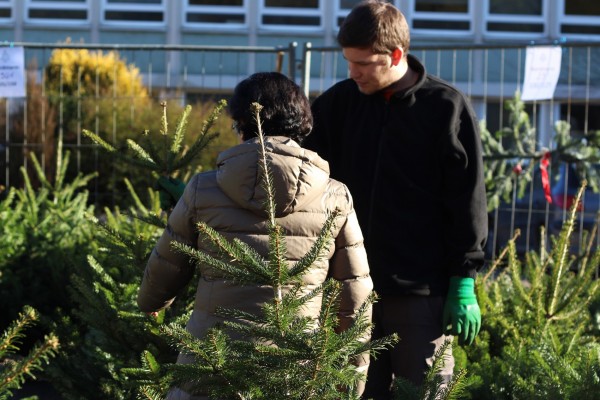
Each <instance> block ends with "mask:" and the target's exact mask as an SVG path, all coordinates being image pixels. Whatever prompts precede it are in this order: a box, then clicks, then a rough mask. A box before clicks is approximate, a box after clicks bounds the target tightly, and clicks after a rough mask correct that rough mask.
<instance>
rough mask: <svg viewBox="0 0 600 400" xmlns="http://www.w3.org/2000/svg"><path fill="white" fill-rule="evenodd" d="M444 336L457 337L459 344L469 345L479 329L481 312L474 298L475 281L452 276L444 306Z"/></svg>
mask: <svg viewBox="0 0 600 400" xmlns="http://www.w3.org/2000/svg"><path fill="white" fill-rule="evenodd" d="M442 326H443V327H444V334H446V335H448V334H450V335H454V336H458V343H459V344H467V345H469V344H471V343H473V340H475V336H477V334H478V333H479V329H480V328H481V310H480V309H479V304H477V297H476V296H475V279H473V278H461V277H458V276H453V277H451V278H450V287H449V288H448V296H447V297H446V304H445V306H444V320H443V325H442Z"/></svg>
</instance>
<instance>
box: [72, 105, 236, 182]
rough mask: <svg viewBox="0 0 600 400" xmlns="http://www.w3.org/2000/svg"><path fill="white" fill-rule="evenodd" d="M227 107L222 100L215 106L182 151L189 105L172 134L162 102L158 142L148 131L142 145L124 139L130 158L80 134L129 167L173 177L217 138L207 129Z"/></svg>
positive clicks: (92, 136)
mask: <svg viewBox="0 0 600 400" xmlns="http://www.w3.org/2000/svg"><path fill="white" fill-rule="evenodd" d="M226 105H227V103H226V101H225V100H221V101H220V102H218V103H217V105H216V106H215V108H214V109H213V111H212V112H211V113H210V115H209V116H208V117H207V119H206V120H205V121H204V123H203V125H202V128H201V129H200V132H199V133H198V135H197V137H196V139H195V140H194V142H193V143H192V145H191V146H190V147H189V148H184V138H185V135H186V132H187V127H188V118H189V115H190V112H191V110H192V107H191V106H190V105H188V106H186V107H185V108H184V110H183V112H182V114H181V116H180V117H179V121H178V123H177V127H176V129H175V132H174V133H173V134H171V133H170V131H169V123H168V120H167V104H166V103H165V102H163V103H161V106H162V110H163V112H162V117H161V129H160V137H159V140H156V138H155V137H153V136H152V135H150V132H149V131H148V130H146V131H144V136H143V138H142V142H141V143H138V142H136V141H134V140H132V139H127V145H128V147H129V149H130V150H131V152H132V153H133V156H131V155H130V154H123V153H121V152H119V151H117V149H116V148H115V147H113V146H112V145H111V144H109V143H107V142H106V141H104V140H103V139H102V138H101V137H100V136H98V135H97V134H95V133H93V132H91V131H89V130H85V129H84V130H83V133H84V134H85V135H86V136H87V137H89V138H90V139H91V140H92V141H93V142H94V143H96V144H98V145H99V146H100V147H101V148H102V149H104V150H105V151H106V152H108V153H110V154H113V155H114V156H116V157H117V158H119V159H121V160H122V161H125V162H126V163H128V164H131V165H134V166H138V167H141V168H142V169H144V170H146V171H152V172H154V173H156V174H158V175H165V176H173V175H174V174H175V173H179V172H181V171H183V170H185V168H186V167H188V166H190V164H191V163H192V161H193V160H194V158H195V157H197V156H198V154H199V153H200V152H201V151H202V150H204V149H205V148H206V146H207V145H208V144H209V143H210V142H211V141H212V140H214V139H215V138H216V136H217V134H216V133H211V132H210V129H211V128H212V127H213V125H214V124H215V122H216V120H217V118H218V117H219V115H220V113H221V112H222V110H223V108H224V107H225V106H226Z"/></svg>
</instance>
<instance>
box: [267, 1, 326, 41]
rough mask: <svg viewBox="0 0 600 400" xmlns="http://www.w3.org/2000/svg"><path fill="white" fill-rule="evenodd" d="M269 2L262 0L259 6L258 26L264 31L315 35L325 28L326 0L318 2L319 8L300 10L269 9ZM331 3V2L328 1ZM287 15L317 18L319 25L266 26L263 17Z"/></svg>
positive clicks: (291, 8) (295, 8)
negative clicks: (267, 4) (267, 3)
mask: <svg viewBox="0 0 600 400" xmlns="http://www.w3.org/2000/svg"><path fill="white" fill-rule="evenodd" d="M266 1H267V0H260V2H259V6H258V18H257V26H258V28H259V29H261V30H263V31H282V30H285V31H287V32H307V33H314V32H320V31H322V30H323V29H324V27H325V21H324V15H325V12H324V0H318V7H317V8H313V9H310V8H300V7H267V6H266V4H265V3H266ZM327 1H331V0H327ZM277 15H285V16H286V17H287V16H290V17H295V16H299V17H317V18H318V19H319V24H318V25H285V24H264V23H263V17H265V16H277Z"/></svg>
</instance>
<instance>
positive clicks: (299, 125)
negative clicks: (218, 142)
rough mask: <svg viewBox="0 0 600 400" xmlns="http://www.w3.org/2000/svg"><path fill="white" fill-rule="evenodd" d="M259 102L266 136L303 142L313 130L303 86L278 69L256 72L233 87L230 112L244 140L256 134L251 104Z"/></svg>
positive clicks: (308, 103) (308, 104)
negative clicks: (276, 70)
mask: <svg viewBox="0 0 600 400" xmlns="http://www.w3.org/2000/svg"><path fill="white" fill-rule="evenodd" d="M255 102H256V103H259V104H260V105H261V106H262V107H263V108H262V110H261V112H260V120H261V124H262V131H263V134H264V135H265V136H286V137H289V138H291V139H293V140H295V141H296V142H298V143H302V142H303V141H304V139H305V138H306V137H307V136H308V134H309V133H310V131H311V130H312V125H313V117H312V113H311V111H310V102H309V101H308V99H307V98H306V96H305V95H304V93H303V92H302V89H301V88H300V87H299V86H298V85H297V84H296V83H295V82H294V81H292V80H291V79H289V78H288V77H286V76H285V75H283V74H281V73H279V72H258V73H255V74H253V75H250V76H249V77H248V78H246V79H244V80H243V81H241V82H240V83H238V84H237V86H236V87H235V89H234V92H233V97H232V98H231V101H230V102H229V114H230V115H231V118H232V119H233V120H234V121H235V124H236V125H237V129H238V131H239V132H240V133H241V134H242V138H243V140H248V139H251V138H253V137H255V136H257V135H258V130H257V127H256V121H255V118H254V114H253V112H252V110H251V107H250V106H251V104H252V103H255Z"/></svg>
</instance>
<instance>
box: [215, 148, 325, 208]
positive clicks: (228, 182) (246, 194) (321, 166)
mask: <svg viewBox="0 0 600 400" xmlns="http://www.w3.org/2000/svg"><path fill="white" fill-rule="evenodd" d="M265 147H266V156H267V163H268V165H269V171H270V173H271V177H272V182H273V188H274V192H275V216H276V217H282V216H285V215H287V214H290V213H292V212H295V211H298V210H301V209H302V207H303V205H305V204H307V203H308V202H310V201H312V200H314V198H315V197H317V196H319V195H321V194H322V193H323V192H324V190H325V189H326V186H327V182H328V180H329V164H328V163H327V161H325V160H323V159H322V158H321V157H319V155H318V154H317V153H315V152H313V151H311V150H307V149H304V148H302V147H300V146H299V145H298V144H297V143H296V142H295V141H293V140H292V139H290V138H288V137H283V136H267V137H265ZM259 149H260V144H259V142H258V138H253V139H250V140H247V141H246V142H244V143H242V144H240V145H237V146H234V147H232V148H230V149H228V150H225V151H224V152H222V153H221V154H219V156H218V158H217V184H218V185H219V187H220V188H221V190H222V191H223V192H224V193H225V194H226V195H227V196H228V197H229V198H231V200H233V202H235V203H236V204H238V205H239V206H240V207H242V208H245V209H248V210H250V211H252V212H254V213H256V214H258V215H261V216H266V215H267V213H266V211H265V204H266V200H267V196H266V191H265V190H264V188H263V183H262V170H261V168H260V166H259V163H258V159H259V154H260V153H259Z"/></svg>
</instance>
